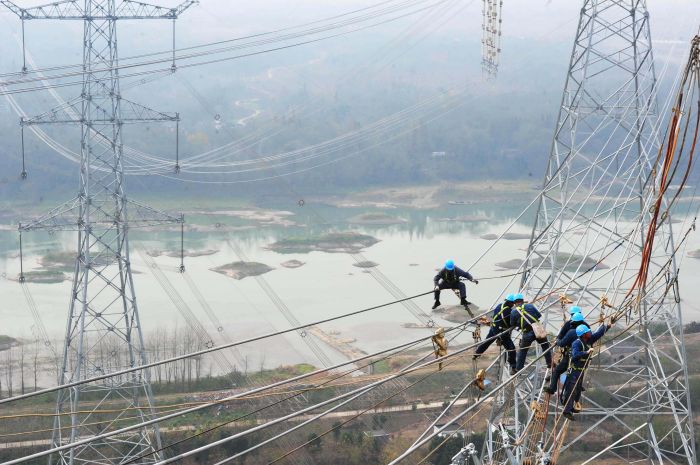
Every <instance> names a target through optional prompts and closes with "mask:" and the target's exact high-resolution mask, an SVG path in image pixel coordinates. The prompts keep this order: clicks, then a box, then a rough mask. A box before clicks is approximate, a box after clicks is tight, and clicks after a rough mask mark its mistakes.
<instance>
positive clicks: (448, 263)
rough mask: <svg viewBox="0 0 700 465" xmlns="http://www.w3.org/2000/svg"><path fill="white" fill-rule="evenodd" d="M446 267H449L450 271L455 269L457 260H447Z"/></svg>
mask: <svg viewBox="0 0 700 465" xmlns="http://www.w3.org/2000/svg"><path fill="white" fill-rule="evenodd" d="M445 269H448V270H450V271H452V270H454V269H455V261H454V260H447V261H446V262H445Z"/></svg>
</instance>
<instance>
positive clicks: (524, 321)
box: [510, 294, 552, 372]
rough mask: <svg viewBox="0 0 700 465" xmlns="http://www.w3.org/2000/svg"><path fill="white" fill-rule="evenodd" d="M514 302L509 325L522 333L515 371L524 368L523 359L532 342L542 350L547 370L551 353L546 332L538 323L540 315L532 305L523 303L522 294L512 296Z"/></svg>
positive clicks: (550, 361)
mask: <svg viewBox="0 0 700 465" xmlns="http://www.w3.org/2000/svg"><path fill="white" fill-rule="evenodd" d="M514 299H515V302H514V305H513V309H512V310H511V312H510V325H511V326H512V327H516V328H518V329H519V330H520V332H521V333H522V336H521V338H520V348H519V349H518V355H517V360H516V365H515V370H516V372H517V371H520V370H522V369H523V367H524V366H525V358H526V357H527V352H528V351H529V350H530V346H531V345H532V343H533V342H534V341H537V343H538V344H539V345H540V347H541V348H542V352H544V359H545V362H546V363H547V368H549V367H551V366H552V353H551V351H550V350H549V341H548V340H547V331H546V330H545V329H544V326H542V324H541V323H540V318H542V314H541V313H540V311H539V310H537V307H535V306H534V305H533V304H531V303H528V304H526V303H525V298H524V296H523V295H522V294H516V295H515V296H514Z"/></svg>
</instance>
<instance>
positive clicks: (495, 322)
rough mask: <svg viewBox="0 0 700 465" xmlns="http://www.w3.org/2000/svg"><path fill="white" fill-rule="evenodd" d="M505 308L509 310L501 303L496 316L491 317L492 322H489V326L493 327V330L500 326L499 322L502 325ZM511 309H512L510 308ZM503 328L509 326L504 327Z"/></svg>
mask: <svg viewBox="0 0 700 465" xmlns="http://www.w3.org/2000/svg"><path fill="white" fill-rule="evenodd" d="M506 308H509V307H507V306H506V303H505V302H503V303H502V304H501V309H500V310H499V311H498V313H496V314H495V315H494V316H493V321H491V326H493V327H494V328H498V327H499V326H500V325H499V321H500V322H501V323H503V312H505V311H506ZM511 308H512V307H511ZM505 326H510V325H505Z"/></svg>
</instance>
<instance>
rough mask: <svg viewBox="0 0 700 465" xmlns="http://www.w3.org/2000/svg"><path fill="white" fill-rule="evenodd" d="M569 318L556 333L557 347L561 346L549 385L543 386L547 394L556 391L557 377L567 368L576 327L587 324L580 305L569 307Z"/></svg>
mask: <svg viewBox="0 0 700 465" xmlns="http://www.w3.org/2000/svg"><path fill="white" fill-rule="evenodd" d="M569 313H570V315H571V318H570V319H569V320H567V321H565V322H564V324H563V325H562V327H561V330H560V331H559V335H557V347H559V348H561V359H560V360H559V363H557V365H556V366H555V367H554V368H552V378H551V380H550V383H549V386H548V387H546V388H544V392H546V393H548V394H554V393H555V392H557V385H558V384H559V377H560V376H561V375H563V374H564V373H566V371H567V370H568V369H569V360H570V358H571V344H573V343H574V341H575V340H576V337H577V336H576V328H578V327H579V326H581V325H585V326H588V323H586V321H585V319H584V317H583V314H582V313H581V307H578V306H576V305H574V306H573V307H571V308H570V309H569Z"/></svg>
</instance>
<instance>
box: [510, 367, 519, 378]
mask: <svg viewBox="0 0 700 465" xmlns="http://www.w3.org/2000/svg"><path fill="white" fill-rule="evenodd" d="M517 372H518V370H517V368H515V367H510V375H511V376H515V374H516V373H517Z"/></svg>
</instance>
